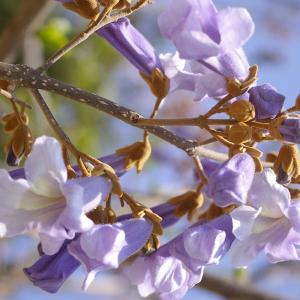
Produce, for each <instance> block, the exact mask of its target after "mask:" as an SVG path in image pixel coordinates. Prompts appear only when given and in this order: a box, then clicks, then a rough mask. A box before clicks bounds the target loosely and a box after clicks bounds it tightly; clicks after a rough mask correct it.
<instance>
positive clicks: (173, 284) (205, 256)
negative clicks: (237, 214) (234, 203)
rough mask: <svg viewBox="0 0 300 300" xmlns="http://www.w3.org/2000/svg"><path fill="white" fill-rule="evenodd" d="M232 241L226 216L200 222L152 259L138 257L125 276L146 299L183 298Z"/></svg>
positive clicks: (227, 248)
mask: <svg viewBox="0 0 300 300" xmlns="http://www.w3.org/2000/svg"><path fill="white" fill-rule="evenodd" d="M233 240H234V236H233V234H232V222H231V218H230V217H229V216H228V215H224V216H222V217H220V218H218V219H216V220H214V221H212V222H208V223H204V224H201V223H198V224H196V225H194V226H192V227H190V228H188V229H187V230H186V231H184V232H183V233H182V234H180V235H179V236H178V237H176V238H175V239H173V240H171V241H170V242H168V243H167V244H165V245H163V246H162V247H161V248H160V249H158V250H157V251H156V252H153V253H151V254H150V255H149V256H145V257H138V258H137V259H136V260H135V261H134V262H133V264H132V265H130V266H129V267H125V270H124V271H125V272H124V273H125V275H126V276H127V277H128V279H129V280H130V282H131V283H132V284H135V285H137V286H138V290H139V293H140V294H141V296H143V297H146V296H148V295H150V294H152V293H156V294H158V295H159V297H160V299H166V300H167V299H170V300H171V299H172V300H176V299H181V298H182V297H183V296H184V295H185V293H186V292H187V291H188V289H190V288H191V287H193V286H194V285H195V284H197V283H198V282H200V281H201V278H202V275H203V270H204V266H207V265H210V264H217V263H219V261H220V260H221V258H222V257H223V256H224V255H225V254H226V253H227V251H228V250H229V248H230V246H231V243H232V241H233ZM200 249H201V251H200Z"/></svg>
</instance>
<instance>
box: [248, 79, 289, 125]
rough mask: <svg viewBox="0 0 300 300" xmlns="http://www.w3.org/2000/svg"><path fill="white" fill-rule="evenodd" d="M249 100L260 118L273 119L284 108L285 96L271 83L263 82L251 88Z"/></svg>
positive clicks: (257, 117)
mask: <svg viewBox="0 0 300 300" xmlns="http://www.w3.org/2000/svg"><path fill="white" fill-rule="evenodd" d="M249 95H250V96H249V101H250V102H251V103H252V104H253V105H254V107H255V116H256V119H258V120H263V119H273V118H275V117H276V116H277V114H279V113H280V112H281V110H282V106H283V103H284V100H285V96H283V95H281V94H279V93H278V92H277V91H276V89H275V88H274V87H273V86H272V85H270V84H263V85H259V86H256V87H253V88H251V89H250V90H249Z"/></svg>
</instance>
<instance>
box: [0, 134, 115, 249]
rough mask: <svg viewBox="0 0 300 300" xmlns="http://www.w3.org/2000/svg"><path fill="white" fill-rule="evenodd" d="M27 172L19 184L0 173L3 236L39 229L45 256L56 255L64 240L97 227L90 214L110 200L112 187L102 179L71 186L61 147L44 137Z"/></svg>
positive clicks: (83, 180)
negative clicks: (103, 202) (107, 198)
mask: <svg viewBox="0 0 300 300" xmlns="http://www.w3.org/2000/svg"><path fill="white" fill-rule="evenodd" d="M24 170H25V177H26V179H17V180H14V179H12V178H11V177H10V175H9V173H8V172H7V171H6V170H4V169H1V170H0V193H1V194H2V195H3V201H2V205H1V208H0V236H7V237H10V236H14V235H18V234H21V233H24V232H26V231H28V230H31V229H36V230H37V231H38V233H39V235H40V239H41V244H42V247H43V251H44V252H45V253H46V254H49V255H50V254H54V253H56V252H57V251H58V250H59V248H60V247H61V246H62V244H63V242H64V240H65V239H73V238H74V236H75V233H76V232H82V231H86V230H89V229H90V228H91V227H92V226H93V225H94V223H93V222H92V221H91V220H90V219H89V218H88V217H87V216H86V213H87V212H88V211H90V210H92V209H93V208H95V207H96V206H97V205H99V204H100V202H101V200H102V198H103V197H106V195H107V194H108V193H109V191H110V189H111V183H109V182H108V181H107V180H105V179H104V178H102V177H90V178H78V179H73V180H67V170H66V167H65V164H64V160H63V157H62V151H61V146H60V144H59V143H58V141H56V140H55V139H54V138H50V137H46V136H42V137H39V138H38V139H36V141H35V143H34V145H33V150H32V152H31V154H30V155H29V157H28V159H27V160H26V162H25V166H24Z"/></svg>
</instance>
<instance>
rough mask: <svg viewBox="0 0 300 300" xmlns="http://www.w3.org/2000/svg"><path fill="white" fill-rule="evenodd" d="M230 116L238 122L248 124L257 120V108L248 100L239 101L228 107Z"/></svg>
mask: <svg viewBox="0 0 300 300" xmlns="http://www.w3.org/2000/svg"><path fill="white" fill-rule="evenodd" d="M228 114H229V115H230V116H231V117H232V118H234V119H235V120H237V121H238V122H248V121H250V120H252V119H254V118H255V108H254V106H253V104H251V103H250V102H249V101H247V100H237V101H235V102H233V103H232V104H231V105H230V106H229V107H228Z"/></svg>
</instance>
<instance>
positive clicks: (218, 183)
mask: <svg viewBox="0 0 300 300" xmlns="http://www.w3.org/2000/svg"><path fill="white" fill-rule="evenodd" d="M254 173H255V165H254V161H253V159H252V157H251V156H250V155H248V154H246V153H243V154H236V155H235V156H233V157H232V158H231V159H229V160H228V161H227V162H225V163H223V164H222V165H221V166H220V167H219V168H218V169H216V170H215V171H214V172H212V173H211V175H210V176H208V184H207V186H206V187H205V189H204V192H205V193H206V194H207V196H208V197H210V198H211V199H213V201H214V202H215V203H216V205H218V206H220V207H226V206H228V205H231V204H238V205H239V204H243V203H246V200H247V195H248V191H249V189H250V187H251V184H252V181H253V178H254Z"/></svg>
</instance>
